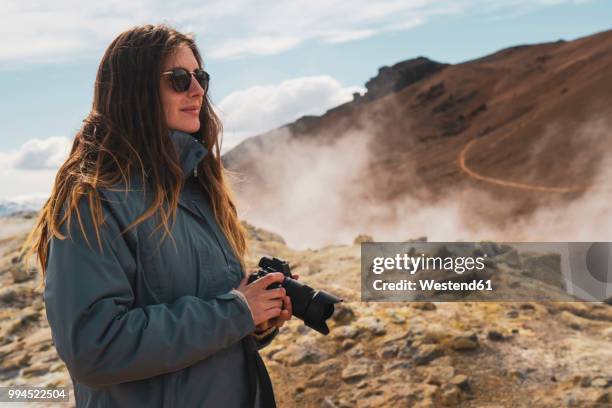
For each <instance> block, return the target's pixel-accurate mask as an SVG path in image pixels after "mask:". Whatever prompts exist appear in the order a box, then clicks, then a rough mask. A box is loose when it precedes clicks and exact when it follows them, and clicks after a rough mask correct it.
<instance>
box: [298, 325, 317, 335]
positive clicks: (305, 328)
mask: <svg viewBox="0 0 612 408" xmlns="http://www.w3.org/2000/svg"><path fill="white" fill-rule="evenodd" d="M312 331H313V330H312V329H311V328H310V327H308V326H306V325H305V324H302V325H299V326H298V328H297V332H298V333H299V334H301V335H305V334H308V333H310V332H312Z"/></svg>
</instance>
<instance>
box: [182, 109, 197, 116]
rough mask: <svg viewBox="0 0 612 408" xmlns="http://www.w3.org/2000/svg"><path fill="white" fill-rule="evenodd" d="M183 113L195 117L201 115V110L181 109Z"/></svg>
mask: <svg viewBox="0 0 612 408" xmlns="http://www.w3.org/2000/svg"><path fill="white" fill-rule="evenodd" d="M181 112H185V113H188V114H190V115H195V116H197V115H199V114H200V110H199V109H181Z"/></svg>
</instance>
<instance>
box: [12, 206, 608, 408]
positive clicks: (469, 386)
mask: <svg viewBox="0 0 612 408" xmlns="http://www.w3.org/2000/svg"><path fill="white" fill-rule="evenodd" d="M31 224H32V220H31V219H24V218H10V219H6V218H5V219H1V220H0V285H1V289H0V386H8V385H32V386H69V385H70V378H69V376H68V373H67V371H66V368H65V366H64V365H63V363H62V361H61V360H60V359H59V358H58V356H57V354H56V352H55V349H54V348H53V345H52V342H51V333H50V330H49V327H48V325H47V322H46V319H45V313H44V304H43V302H42V298H41V295H40V289H37V285H38V283H39V281H38V278H37V276H36V274H35V273H34V272H33V271H26V270H24V268H23V266H22V265H21V262H19V260H18V259H17V258H16V251H17V248H18V246H19V244H20V243H21V242H22V241H23V239H24V238H25V232H26V231H27V229H28V228H29V227H30V226H31ZM250 232H251V254H250V264H251V266H253V267H254V265H255V263H256V261H257V260H258V259H259V257H260V256H261V255H264V254H269V255H274V256H277V257H280V258H284V259H286V260H288V261H289V262H290V263H291V265H292V268H293V271H295V272H297V273H299V274H300V276H301V278H300V280H302V281H304V282H307V283H308V284H309V285H310V286H313V287H315V288H320V289H325V290H327V291H329V292H331V293H334V294H337V295H339V296H341V297H342V298H343V299H344V300H345V301H344V303H342V304H341V306H340V307H337V309H336V313H335V314H334V316H333V318H332V319H330V321H329V323H330V328H331V333H330V335H328V336H323V335H321V334H319V333H317V332H315V331H313V330H311V329H309V328H307V327H306V326H304V325H303V324H302V323H301V321H299V320H298V319H293V320H292V321H290V322H288V324H287V325H285V327H283V328H282V329H281V334H280V335H279V336H278V337H277V339H276V340H275V341H274V342H273V343H272V344H270V345H269V346H268V347H267V348H265V349H263V350H262V355H263V357H264V359H265V361H266V363H267V365H268V368H269V371H270V374H271V377H272V380H273V383H274V388H275V391H276V396H277V401H278V405H279V407H294V406H295V407H327V408H331V407H386V406H393V407H396V406H405V407H444V406H449V407H478V408H485V407H486V408H494V407H496V408H497V407H612V387H611V386H612V347H611V344H612V343H611V342H612V307H611V306H609V305H607V304H606V303H581V302H497V303H493V302H461V303H442V302H436V303H430V302H418V303H417V302H413V303H400V302H395V303H378V302H369V303H368V302H361V301H360V246H359V245H358V244H355V245H352V246H329V247H325V248H320V249H314V250H305V251H294V250H291V249H290V248H288V247H286V245H285V244H284V242H283V240H282V238H281V237H279V236H277V235H274V234H271V233H268V232H266V231H263V230H259V229H256V228H254V227H250ZM519 259H522V258H519ZM516 267H517V268H518V267H520V265H517V266H516ZM55 405H58V404H55ZM64 405H66V404H64ZM28 406H32V407H33V406H36V405H35V404H28ZM39 406H42V404H39Z"/></svg>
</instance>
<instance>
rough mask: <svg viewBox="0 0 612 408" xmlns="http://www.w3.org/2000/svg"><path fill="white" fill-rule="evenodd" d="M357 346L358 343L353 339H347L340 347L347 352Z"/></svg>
mask: <svg viewBox="0 0 612 408" xmlns="http://www.w3.org/2000/svg"><path fill="white" fill-rule="evenodd" d="M355 344H357V342H356V341H355V340H353V339H346V340H344V341H343V342H342V344H341V345H340V348H341V349H342V350H345V351H346V350H349V349H351V348H353V346H354V345H355Z"/></svg>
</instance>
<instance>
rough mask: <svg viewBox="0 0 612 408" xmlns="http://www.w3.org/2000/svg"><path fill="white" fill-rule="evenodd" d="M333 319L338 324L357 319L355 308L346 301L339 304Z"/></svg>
mask: <svg viewBox="0 0 612 408" xmlns="http://www.w3.org/2000/svg"><path fill="white" fill-rule="evenodd" d="M332 320H333V321H334V322H336V324H338V325H346V324H349V323H351V322H352V321H354V320H355V313H354V312H353V309H351V308H350V307H349V306H347V305H346V304H344V303H340V304H337V305H336V307H335V311H334V315H333V316H332Z"/></svg>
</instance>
